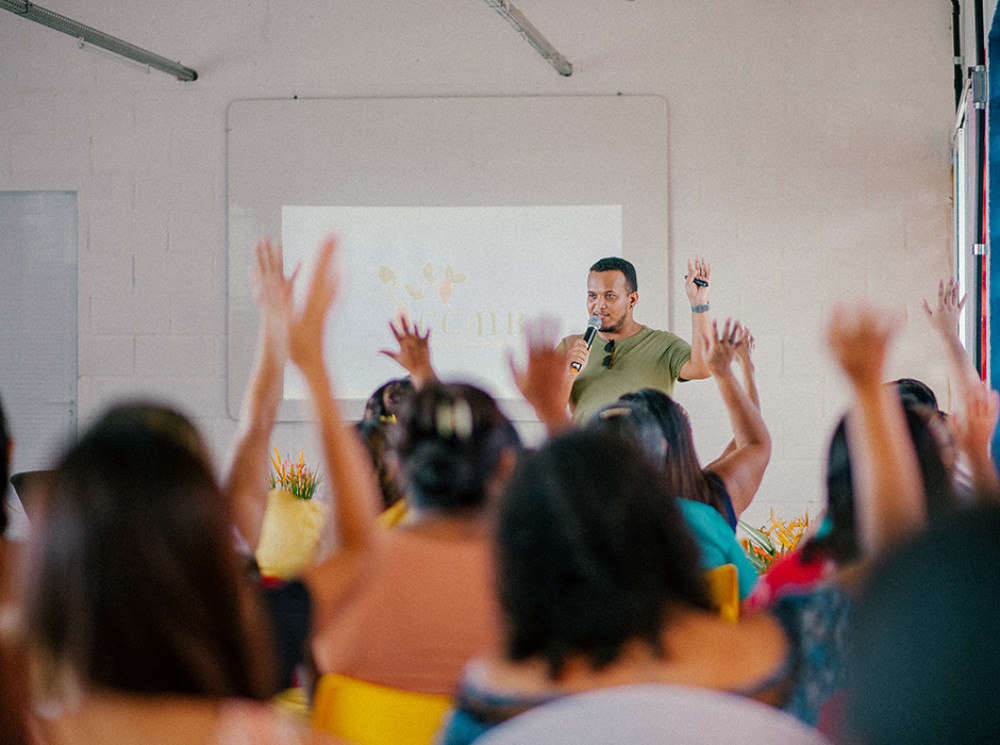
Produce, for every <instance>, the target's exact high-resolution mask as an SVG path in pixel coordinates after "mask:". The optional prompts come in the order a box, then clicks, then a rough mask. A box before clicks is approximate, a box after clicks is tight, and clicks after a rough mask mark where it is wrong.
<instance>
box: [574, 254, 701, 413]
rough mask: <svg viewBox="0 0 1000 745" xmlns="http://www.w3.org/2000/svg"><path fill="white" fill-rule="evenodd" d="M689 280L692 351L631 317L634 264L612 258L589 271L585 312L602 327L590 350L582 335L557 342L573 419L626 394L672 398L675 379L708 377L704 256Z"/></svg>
mask: <svg viewBox="0 0 1000 745" xmlns="http://www.w3.org/2000/svg"><path fill="white" fill-rule="evenodd" d="M685 279H686V282H685V284H684V289H685V291H686V292H687V296H688V299H689V300H690V301H691V334H692V342H694V346H693V347H692V345H690V344H688V343H687V342H686V341H684V340H683V339H681V338H680V337H679V336H677V335H676V334H673V333H671V332H669V331H657V330H656V329H651V328H648V327H647V326H643V325H642V324H640V323H638V322H637V321H636V320H635V319H634V318H633V317H632V314H633V311H634V309H635V304H636V302H637V301H638V300H639V292H638V281H637V279H636V275H635V267H634V266H632V263H631V262H629V261H626V260H625V259H620V258H617V257H611V258H606V259H601V260H600V261H598V262H597V263H596V264H594V265H593V266H592V267H590V273H589V274H588V275H587V310H588V311H589V313H590V315H591V316H592V317H593V318H597V319H599V320H600V328H599V329H598V331H597V335H596V337H595V338H593V344H592V345H588V344H587V342H586V341H584V337H583V336H579V335H577V336H567V337H566V338H565V339H563V340H562V341H561V342H559V351H560V352H562V353H564V354H566V355H567V358H568V360H569V363H570V365H569V367H568V369H567V375H568V376H570V379H571V381H572V383H571V387H569V386H568V387H569V405H570V409H571V410H572V411H573V418H574V419H576V420H578V421H586V420H587V419H589V418H590V417H591V415H593V414H594V413H595V412H596V411H597V410H598V409H600V408H601V407H602V406H604V405H606V404H609V403H611V402H613V401H616V400H617V399H618V397H619V396H621V395H622V394H624V393H631V392H633V391H638V390H640V389H642V388H655V389H657V390H661V391H663V392H664V393H666V394H668V395H671V394H672V393H673V389H674V382H675V381H677V380H682V381H683V380H696V379H700V378H707V377H709V375H710V373H709V371H708V368H707V367H706V366H705V363H704V360H703V359H702V345H701V343H700V340H699V335H700V334H708V333H709V331H710V329H711V320H710V318H709V313H708V310H709V308H708V291H709V283H710V282H711V279H712V267H711V265H710V264H709V263H708V262H707V261H705V260H704V259H703V258H701V257H696V258H695V260H694V261H693V262H692V261H690V260H689V261H688V272H687V277H686V278H685ZM577 370H579V372H577Z"/></svg>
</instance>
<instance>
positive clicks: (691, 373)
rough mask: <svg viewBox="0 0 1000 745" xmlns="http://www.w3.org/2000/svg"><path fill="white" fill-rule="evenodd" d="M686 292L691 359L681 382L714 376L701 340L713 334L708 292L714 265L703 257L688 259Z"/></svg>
mask: <svg viewBox="0 0 1000 745" xmlns="http://www.w3.org/2000/svg"><path fill="white" fill-rule="evenodd" d="M687 265H688V269H687V275H685V277H684V279H685V282H684V291H685V292H686V293H687V296H688V300H689V301H690V303H691V359H689V360H688V361H687V362H685V363H684V365H683V366H682V367H681V369H680V378H681V380H700V379H702V378H707V377H708V376H709V375H711V374H712V371H711V370H709V368H708V365H707V364H706V363H705V359H704V356H703V348H702V346H701V344H700V343H699V340H700V339H701V338H702V337H703V336H708V335H709V334H710V333H711V332H712V318H711V316H710V315H709V312H708V290H709V286H710V284H711V281H712V265H711V264H709V263H708V262H707V261H705V259H704V258H702V257H701V256H696V257H695V259H694V262H693V263H692V261H691V259H688V264H687Z"/></svg>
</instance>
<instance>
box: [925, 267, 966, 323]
mask: <svg viewBox="0 0 1000 745" xmlns="http://www.w3.org/2000/svg"><path fill="white" fill-rule="evenodd" d="M965 301H966V296H965V295H963V296H962V297H961V298H960V297H959V296H958V282H956V281H955V278H954V277H949V278H948V281H947V282H945V281H944V280H941V281H940V282H938V301H937V307H936V308H934V309H933V310H932V309H931V306H930V304H929V303H928V302H927V300H924V312H925V313H926V314H927V319H928V320H929V321H930V322H931V325H932V326H934V328H936V329H937V330H938V332H939V333H941V334H945V335H951V334H957V333H958V320H959V318H960V317H961V315H962V308H964V307H965Z"/></svg>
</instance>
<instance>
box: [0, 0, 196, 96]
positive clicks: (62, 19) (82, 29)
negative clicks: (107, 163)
mask: <svg viewBox="0 0 1000 745" xmlns="http://www.w3.org/2000/svg"><path fill="white" fill-rule="evenodd" d="M0 8H2V9H3V10H9V11H10V12H11V13H14V14H15V15H19V16H21V17H22V18H27V19H28V20H29V21H35V23H40V24H42V25H43V26H48V27H49V28H54V29H55V30H56V31H62V32H63V33H64V34H69V35H70V36H72V37H73V38H74V39H76V40H77V45H78V46H79V47H80V48H81V49H83V48H85V46H86V45H90V46H95V47H100V48H101V49H105V50H107V51H108V52H111V53H112V54H117V55H118V56H120V57H125V58H126V59H130V60H132V61H134V62H138V63H139V64H140V65H144V66H146V67H154V68H156V69H157V70H160V71H161V72H165V73H167V74H168V75H173V76H174V77H176V78H177V79H178V80H186V81H191V80H197V79H198V73H196V72H195V71H194V70H192V69H191V68H190V67H184V66H183V65H182V64H181V63H179V62H172V61H171V60H168V59H167V58H166V57H161V56H160V55H158V54H153V53H152V52H147V51H146V50H145V49H141V48H140V47H137V46H135V45H134V44H129V43H128V42H127V41H122V40H121V39H118V38H116V37H114V36H111V35H110V34H106V33H104V32H103V31H98V30H97V29H96V28H91V27H90V26H85V25H83V24H82V23H79V22H77V21H73V20H71V19H69V18H67V17H66V16H62V15H59V14H58V13H53V12H52V11H51V10H46V9H45V8H40V7H39V6H37V5H35V4H34V3H29V2H27V1H26V0H0Z"/></svg>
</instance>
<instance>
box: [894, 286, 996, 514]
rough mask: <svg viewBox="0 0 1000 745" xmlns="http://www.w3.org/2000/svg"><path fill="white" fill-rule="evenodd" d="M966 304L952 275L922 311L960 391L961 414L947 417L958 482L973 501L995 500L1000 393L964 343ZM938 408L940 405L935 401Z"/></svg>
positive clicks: (959, 406) (959, 412)
mask: <svg viewBox="0 0 1000 745" xmlns="http://www.w3.org/2000/svg"><path fill="white" fill-rule="evenodd" d="M963 307H965V297H964V296H963V297H959V286H958V282H956V281H955V278H954V277H949V278H948V280H947V281H945V280H941V281H940V282H938V301H937V304H936V305H935V307H934V308H931V305H930V303H928V302H927V300H924V311H925V313H926V314H927V318H928V320H929V321H930V324H931V326H933V328H934V330H935V331H936V332H937V334H938V337H939V338H940V340H941V344H942V346H943V347H944V351H945V359H946V360H947V362H948V371H949V374H950V377H951V380H952V381H953V384H954V386H955V388H956V390H957V393H958V405H957V406H955V409H956V410H957V412H958V413H957V415H956V416H952V417H949V424H950V425H951V427H952V432H953V434H954V437H955V440H956V444H957V446H958V450H959V455H960V457H959V459H958V461H957V463H956V481H957V483H958V484H959V485H960V486H963V487H964V486H967V487H968V489H969V490H970V491H971V493H972V496H973V500H972V501H974V502H980V503H981V502H992V501H997V500H998V499H1000V478H998V476H997V470H996V466H995V464H994V462H993V458H992V455H991V452H990V449H991V446H992V441H993V438H992V432H993V429H995V428H996V420H997V413H998V412H1000V394H998V393H997V392H996V391H994V390H991V389H990V388H989V386H988V385H987V384H986V383H984V382H983V381H982V380H981V379H980V376H979V371H978V370H977V369H976V366H975V365H974V364H973V363H972V359H971V358H970V357H969V354H968V352H966V351H965V347H964V346H962V340H961V338H960V337H959V333H958V323H959V319H960V318H961V315H962V308H963ZM904 395H906V393H905V392H904ZM931 395H932V396H933V393H931ZM934 406H935V408H937V404H936V402H935V403H934ZM983 427H989V428H990V429H989V434H990V437H989V439H985V438H984V437H983V434H984V432H982V431H980V430H981V428H983Z"/></svg>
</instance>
